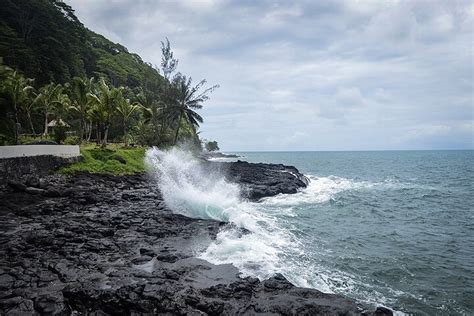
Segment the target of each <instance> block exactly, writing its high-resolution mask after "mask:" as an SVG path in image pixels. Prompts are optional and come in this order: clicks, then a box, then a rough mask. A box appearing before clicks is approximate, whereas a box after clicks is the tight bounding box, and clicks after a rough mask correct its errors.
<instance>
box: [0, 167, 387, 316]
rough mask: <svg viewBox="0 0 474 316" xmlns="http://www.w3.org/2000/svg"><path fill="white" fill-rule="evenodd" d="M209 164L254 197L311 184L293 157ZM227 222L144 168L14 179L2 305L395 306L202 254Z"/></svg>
mask: <svg viewBox="0 0 474 316" xmlns="http://www.w3.org/2000/svg"><path fill="white" fill-rule="evenodd" d="M213 166H218V167H219V168H222V169H225V170H227V174H228V178H229V179H230V180H233V181H237V182H239V183H241V184H242V185H243V186H244V187H245V188H246V190H245V194H246V196H247V197H248V198H250V199H252V200H258V199H260V198H262V197H265V196H270V195H275V194H278V193H294V192H296V190H297V189H298V188H300V187H304V186H305V185H306V184H307V182H305V181H306V180H305V178H304V176H303V175H301V174H300V173H299V172H298V170H296V168H294V167H288V166H283V165H266V164H249V163H246V162H236V163H218V165H213ZM225 225H229V224H227V223H224V222H218V221H213V220H201V219H192V218H188V217H185V216H182V215H178V214H174V213H172V212H171V211H170V210H169V209H167V207H166V206H165V204H164V202H163V200H162V198H161V194H160V192H159V191H158V190H157V189H156V187H155V186H154V185H153V181H152V180H151V179H149V178H148V176H147V175H146V174H139V175H133V176H122V177H116V176H109V175H96V174H85V173H84V174H76V175H74V176H68V177H66V176H61V175H49V176H44V177H41V178H34V177H33V178H31V177H30V178H28V179H23V180H21V181H10V182H9V183H8V185H3V186H2V188H1V190H0V226H1V227H0V228H1V229H0V314H2V315H4V314H5V315H9V314H11V315H18V314H44V315H69V314H75V315H86V314H94V315H106V314H110V315H112V314H120V315H128V314H170V315H171V314H172V315H174V314H180V315H184V314H186V315H188V314H190V315H220V314H227V315H233V314H256V313H267V314H285V315H300V314H306V315H315V314H340V315H358V314H366V315H386V314H391V312H390V311H389V310H386V309H383V308H378V309H377V310H376V311H364V310H363V307H361V306H359V305H357V304H356V303H354V302H353V301H351V300H348V299H346V298H343V297H341V296H338V295H332V294H325V293H322V292H320V291H317V290H313V289H304V288H298V287H295V286H293V285H292V284H291V283H289V282H288V281H287V280H286V279H285V278H284V277H283V276H281V275H276V276H274V277H272V278H270V279H268V280H264V281H259V280H258V279H254V278H248V277H247V278H240V277H239V273H238V271H237V269H236V268H234V267H233V266H232V265H212V264H210V263H208V262H206V261H204V260H200V259H197V258H196V254H197V253H199V252H200V251H202V250H204V249H205V248H206V247H207V246H208V245H209V243H210V242H211V241H212V240H213V239H214V238H215V236H216V234H217V233H218V231H219V230H220V229H222V228H223V227H225Z"/></svg>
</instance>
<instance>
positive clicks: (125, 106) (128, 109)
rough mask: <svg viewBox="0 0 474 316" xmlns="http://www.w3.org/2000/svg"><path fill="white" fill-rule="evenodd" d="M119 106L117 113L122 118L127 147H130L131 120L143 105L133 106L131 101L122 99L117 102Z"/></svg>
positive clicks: (135, 104)
mask: <svg viewBox="0 0 474 316" xmlns="http://www.w3.org/2000/svg"><path fill="white" fill-rule="evenodd" d="M117 102H118V104H117V107H116V111H117V113H118V114H119V115H120V116H121V118H122V127H123V138H124V141H125V146H128V131H129V125H130V118H131V117H132V114H133V113H135V112H136V111H137V110H138V109H139V108H140V107H141V105H139V104H138V103H134V104H131V103H130V100H129V99H125V98H122V99H120V100H117Z"/></svg>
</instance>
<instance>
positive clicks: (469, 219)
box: [147, 150, 474, 315]
mask: <svg viewBox="0 0 474 316" xmlns="http://www.w3.org/2000/svg"><path fill="white" fill-rule="evenodd" d="M237 154H239V155H241V156H242V158H239V159H240V160H246V161H249V162H269V163H283V164H286V165H293V166H295V167H297V168H298V169H299V170H300V172H302V173H304V174H305V175H306V176H307V177H308V178H309V179H310V181H311V182H310V184H309V186H308V187H307V188H305V189H302V190H301V191H299V192H298V193H296V194H292V195H278V196H275V197H270V198H265V199H263V200H262V201H260V202H258V203H253V202H248V201H245V200H244V199H241V198H240V197H239V192H240V191H239V190H240V188H239V187H238V186H237V185H235V184H232V183H228V182H227V181H225V180H224V178H223V175H220V174H219V173H218V172H216V173H214V174H209V173H205V172H204V171H203V170H201V169H200V167H199V162H198V161H196V160H194V159H193V158H192V157H190V156H189V155H188V154H186V153H185V152H180V151H178V150H175V151H171V152H167V153H163V152H159V151H158V153H157V152H149V153H148V158H147V159H148V161H149V164H150V157H156V156H160V160H159V161H158V160H154V161H153V163H154V167H155V168H158V169H160V170H161V171H160V172H161V173H162V175H163V176H162V177H161V178H162V180H161V182H160V188H161V190H162V191H163V195H164V199H165V202H166V203H167V204H168V206H169V207H171V208H172V209H173V210H174V211H176V212H179V213H183V214H184V215H187V216H191V217H199V218H211V219H217V220H224V221H229V222H231V223H233V224H234V225H229V226H228V227H227V228H225V229H223V230H222V231H221V232H220V233H219V234H218V236H217V239H216V240H215V242H213V243H212V244H211V245H210V246H209V247H208V248H207V249H205V250H200V251H199V252H198V253H196V255H197V256H198V257H200V258H203V259H205V260H207V261H210V262H211V263H215V264H222V263H231V264H233V265H235V266H236V267H237V268H238V269H239V270H240V271H241V273H242V274H243V275H244V276H254V277H258V278H260V279H264V278H266V277H268V276H270V275H272V274H274V273H282V274H283V275H284V276H285V277H286V278H287V279H288V280H290V281H291V282H292V283H294V284H295V285H297V286H302V287H311V288H315V289H318V290H321V291H323V292H329V293H337V294H342V295H344V296H347V297H349V298H352V299H354V300H356V301H358V302H361V303H364V304H366V305H371V306H378V305H382V306H386V307H389V308H391V309H393V310H394V311H397V312H400V313H401V314H402V313H407V314H420V315H436V314H438V315H446V314H453V315H469V314H474V187H473V182H474V151H370V152H369V151H368V152H243V153H237ZM241 228H245V229H246V230H248V231H249V232H250V233H248V234H243V233H242V230H241Z"/></svg>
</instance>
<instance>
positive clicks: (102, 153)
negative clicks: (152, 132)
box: [59, 144, 147, 175]
mask: <svg viewBox="0 0 474 316" xmlns="http://www.w3.org/2000/svg"><path fill="white" fill-rule="evenodd" d="M146 149H147V148H146V147H124V146H123V145H121V144H109V145H107V148H100V147H97V146H96V145H95V144H83V145H81V155H82V157H83V160H82V161H81V162H78V163H75V164H72V165H70V166H67V167H64V168H61V169H60V170H59V172H60V173H65V174H71V173H75V172H80V171H83V172H91V173H108V174H113V175H125V174H133V173H138V172H143V171H145V165H144V157H145V151H146ZM124 162H125V163H124Z"/></svg>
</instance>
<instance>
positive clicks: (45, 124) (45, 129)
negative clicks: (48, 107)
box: [43, 112, 48, 136]
mask: <svg viewBox="0 0 474 316" xmlns="http://www.w3.org/2000/svg"><path fill="white" fill-rule="evenodd" d="M43 135H44V136H48V112H45V113H44V131H43Z"/></svg>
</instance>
